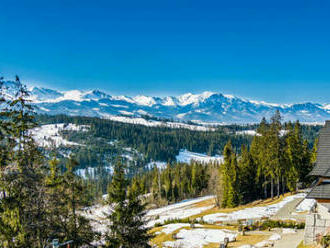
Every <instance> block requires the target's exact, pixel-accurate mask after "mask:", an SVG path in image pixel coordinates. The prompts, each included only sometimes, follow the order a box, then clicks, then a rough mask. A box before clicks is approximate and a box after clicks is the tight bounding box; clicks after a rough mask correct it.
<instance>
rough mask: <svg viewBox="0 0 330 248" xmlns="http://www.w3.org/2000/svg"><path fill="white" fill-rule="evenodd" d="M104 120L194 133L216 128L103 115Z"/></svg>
mask: <svg viewBox="0 0 330 248" xmlns="http://www.w3.org/2000/svg"><path fill="white" fill-rule="evenodd" d="M103 118H106V119H109V120H112V121H118V122H124V123H130V124H137V125H143V126H147V127H169V128H185V129H190V130H194V131H214V130H215V128H212V127H206V126H198V125H189V124H186V123H181V122H170V121H156V120H146V119H144V118H141V117H127V116H116V115H108V114H103Z"/></svg>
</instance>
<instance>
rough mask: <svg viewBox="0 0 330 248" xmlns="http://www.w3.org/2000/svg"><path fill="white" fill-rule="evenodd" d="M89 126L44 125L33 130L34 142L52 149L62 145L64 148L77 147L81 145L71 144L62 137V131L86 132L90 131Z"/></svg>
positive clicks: (70, 124)
mask: <svg viewBox="0 0 330 248" xmlns="http://www.w3.org/2000/svg"><path fill="white" fill-rule="evenodd" d="M88 129H89V126H87V125H76V124H72V123H69V124H64V123H58V124H48V125H42V126H40V127H36V128H34V129H32V131H31V132H32V136H33V138H34V140H35V141H36V142H37V143H38V144H39V145H40V146H43V147H50V146H55V147H59V146H61V145H64V146H77V145H81V144H78V143H76V142H71V141H68V140H66V139H64V138H63V137H62V136H61V135H60V131H79V132H86V131H88Z"/></svg>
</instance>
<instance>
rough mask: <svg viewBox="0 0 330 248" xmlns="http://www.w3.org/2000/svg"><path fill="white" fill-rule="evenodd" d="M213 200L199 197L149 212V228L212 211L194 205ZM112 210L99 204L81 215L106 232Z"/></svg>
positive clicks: (96, 227)
mask: <svg viewBox="0 0 330 248" xmlns="http://www.w3.org/2000/svg"><path fill="white" fill-rule="evenodd" d="M212 198H214V196H205V197H199V198H194V199H190V200H185V201H182V202H179V203H175V204H171V205H168V206H165V207H161V208H156V209H152V210H149V211H148V212H147V214H146V218H147V219H149V222H148V224H147V226H148V227H153V226H154V225H155V224H156V223H163V222H164V221H165V220H168V219H182V218H188V217H190V216H193V215H196V214H200V213H201V212H203V211H205V210H207V209H210V208H212V207H213V206H207V207H195V206H194V204H196V203H199V202H201V201H205V200H208V199H212ZM111 210H112V209H111V208H110V207H108V206H102V205H100V204H98V205H95V206H92V207H89V208H86V209H84V211H82V213H81V214H82V215H83V216H85V217H87V218H89V219H91V220H92V222H93V228H94V229H95V230H97V231H99V232H104V230H106V225H107V220H106V216H107V215H108V214H110V213H111Z"/></svg>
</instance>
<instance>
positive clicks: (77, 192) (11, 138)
mask: <svg viewBox="0 0 330 248" xmlns="http://www.w3.org/2000/svg"><path fill="white" fill-rule="evenodd" d="M1 80H2V79H1ZM1 80H0V83H1ZM16 81H17V83H18V84H19V85H20V86H19V88H18V89H17V93H16V95H15V96H14V97H13V98H10V99H6V98H5V97H4V95H3V91H2V90H1V92H0V102H1V106H2V109H1V115H0V116H1V118H0V160H1V164H0V166H1V170H0V192H1V193H0V195H1V197H0V246H1V247H5V248H7V247H8V248H11V247H22V248H23V247H40V248H41V247H47V246H49V245H50V240H53V239H59V240H60V241H61V242H72V247H83V246H89V247H96V246H97V245H99V244H100V243H99V242H101V245H102V247H150V245H149V240H150V238H151V235H150V234H149V233H148V228H146V227H145V223H146V221H147V220H146V219H145V218H144V216H145V213H146V209H147V208H153V207H157V206H162V205H167V204H170V203H174V202H178V201H180V200H183V199H187V198H193V197H197V196H203V195H209V194H214V195H215V199H216V205H217V206H218V207H222V208H226V207H235V206H238V205H240V204H244V203H247V202H251V201H254V200H257V199H262V198H268V197H271V198H274V197H279V196H280V195H281V194H284V193H286V192H295V191H296V190H297V189H298V188H304V187H308V186H309V185H310V183H311V182H312V181H313V178H311V177H309V176H308V173H309V172H310V170H311V169H312V168H313V165H314V163H315V161H316V151H317V139H315V140H314V141H312V140H313V138H314V137H316V136H317V131H318V130H319V127H317V126H306V125H305V126H303V125H301V124H300V123H299V122H298V121H297V122H295V123H282V122H281V116H280V113H279V112H278V111H277V112H276V113H274V115H273V117H272V118H271V119H270V120H266V119H263V120H261V122H260V124H259V125H257V135H255V136H253V137H251V136H246V135H235V131H236V130H240V128H241V129H242V127H238V126H234V125H232V126H223V127H219V129H218V130H217V131H213V132H196V131H191V130H185V129H168V128H162V127H160V128H148V127H143V126H139V125H133V126H132V125H128V124H122V123H116V122H111V121H108V120H102V119H98V118H87V117H86V118H85V117H66V116H53V117H51V116H36V115H35V113H34V111H33V106H32V105H31V104H30V102H29V100H28V97H29V92H28V91H27V89H26V87H25V86H24V85H22V84H21V83H20V81H19V78H18V77H17V78H16ZM1 89H2V88H1ZM60 122H64V123H68V122H70V123H72V122H73V123H76V124H84V125H86V124H88V125H90V126H91V128H90V131H89V132H90V133H89V135H94V136H95V137H96V138H95V139H96V140H98V138H99V137H103V138H104V139H107V140H108V141H109V140H110V141H111V140H113V139H116V140H120V142H122V143H124V144H123V145H124V146H133V147H134V148H136V149H137V150H138V151H140V152H142V151H144V149H146V152H148V147H150V143H148V142H151V144H156V143H157V142H160V143H162V142H163V143H164V144H159V145H158V146H157V149H151V150H150V151H153V153H149V156H150V157H149V158H163V157H162V156H164V153H165V151H166V147H167V146H171V142H173V143H174V146H175V149H180V148H182V147H188V148H191V150H192V151H199V152H206V151H208V152H209V154H212V152H211V151H210V147H213V148H212V149H214V150H215V151H216V153H218V154H219V153H220V154H223V156H224V162H223V163H199V162H197V161H193V162H192V163H190V164H186V163H177V162H175V161H174V160H173V158H172V160H169V162H168V164H167V166H166V168H164V169H160V168H157V167H154V168H151V169H149V170H136V171H135V173H133V174H131V173H129V170H128V168H129V166H134V165H136V164H135V163H133V164H129V163H127V160H125V159H124V158H123V157H122V156H121V155H120V154H119V153H118V151H115V152H114V153H113V156H114V157H115V158H113V159H112V160H111V164H110V165H111V166H112V168H113V170H112V173H109V172H106V171H104V170H102V167H100V166H99V169H100V173H102V174H104V177H101V178H93V179H89V178H87V179H84V178H81V177H79V176H78V175H77V174H76V173H75V170H76V168H78V167H79V161H78V160H77V159H76V155H75V154H74V153H71V154H70V155H69V156H68V157H64V158H63V157H62V158H61V160H60V159H58V157H57V153H56V152H54V148H53V149H52V150H50V151H49V152H48V153H47V154H46V155H45V153H44V151H43V149H41V148H40V147H39V146H38V144H36V142H35V141H34V138H33V136H32V133H31V130H32V129H33V128H35V127H36V126H38V125H40V124H45V123H60ZM243 128H249V127H243ZM66 135H68V136H70V135H72V137H71V138H70V139H72V140H74V139H77V138H79V139H82V138H87V137H83V136H82V137H79V135H84V134H82V133H81V134H79V133H71V134H70V133H68V134H66ZM88 137H91V136H88ZM220 140H221V141H220ZM91 142H94V141H91ZM139 142H142V145H141V144H140V145H139ZM143 142H146V143H143ZM217 142H219V143H220V144H217ZM95 145H97V142H96V141H95ZM238 146H240V147H238ZM84 149H86V148H84ZM175 149H173V150H171V152H172V153H171V154H172V155H171V156H173V154H176V150H175ZM55 151H56V149H55ZM78 152H79V150H78ZM90 152H91V153H93V152H95V151H94V150H92V151H90ZM213 152H214V151H213ZM151 154H153V155H152V156H151ZM153 156H155V157H153ZM158 156H160V157H158ZM106 162H107V161H104V163H106ZM63 164H64V165H63ZM104 192H106V193H107V195H106V197H105V199H104V200H103V202H102V204H106V205H109V206H110V207H112V208H113V212H112V214H109V215H108V216H107V218H108V220H109V223H110V224H109V225H108V227H107V229H106V230H105V231H104V232H103V233H99V232H96V231H94V230H93V227H92V226H91V223H90V219H88V218H86V217H85V216H84V215H82V214H81V213H82V211H83V209H85V208H86V207H88V206H90V205H92V204H95V203H97V200H98V199H99V198H100V197H97V196H101V195H102V194H103V193H104ZM141 195H145V196H149V198H148V199H147V200H146V201H145V200H144V201H142V200H141V197H140V196H141ZM99 203H100V202H99ZM137 241H138V242H137Z"/></svg>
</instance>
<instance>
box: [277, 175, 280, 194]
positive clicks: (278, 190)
mask: <svg viewBox="0 0 330 248" xmlns="http://www.w3.org/2000/svg"><path fill="white" fill-rule="evenodd" d="M279 197H280V177H278V178H277V198H279Z"/></svg>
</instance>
